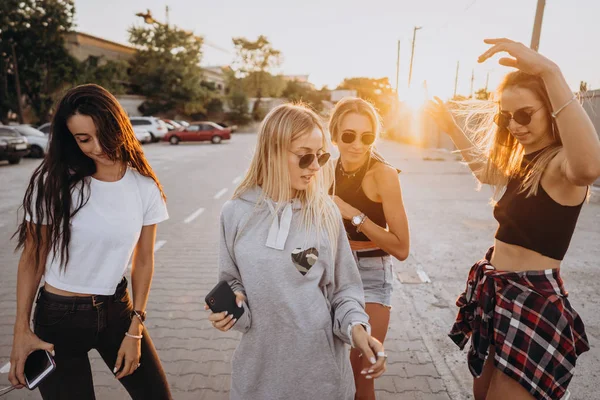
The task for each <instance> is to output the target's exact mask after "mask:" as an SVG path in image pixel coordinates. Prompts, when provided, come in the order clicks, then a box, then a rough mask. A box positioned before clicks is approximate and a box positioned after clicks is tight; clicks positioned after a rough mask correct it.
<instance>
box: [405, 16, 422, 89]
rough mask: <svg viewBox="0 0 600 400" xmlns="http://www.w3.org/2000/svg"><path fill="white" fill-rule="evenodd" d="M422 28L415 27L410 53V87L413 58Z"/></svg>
mask: <svg viewBox="0 0 600 400" xmlns="http://www.w3.org/2000/svg"><path fill="white" fill-rule="evenodd" d="M421 28H422V27H421V26H415V27H414V29H413V40H412V50H411V53H410V69H409V71H408V87H410V81H411V80H412V70H413V60H414V58H415V40H416V39H417V31H418V30H419V29H421Z"/></svg>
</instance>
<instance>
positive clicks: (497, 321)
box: [449, 248, 590, 400]
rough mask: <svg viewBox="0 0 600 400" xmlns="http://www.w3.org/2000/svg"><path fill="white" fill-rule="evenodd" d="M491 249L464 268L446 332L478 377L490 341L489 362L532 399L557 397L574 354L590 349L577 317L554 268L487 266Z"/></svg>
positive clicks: (568, 376)
mask: <svg viewBox="0 0 600 400" xmlns="http://www.w3.org/2000/svg"><path fill="white" fill-rule="evenodd" d="M492 252H493V248H491V249H490V250H489V251H488V253H487V255H486V257H485V258H484V259H483V260H481V261H478V262H477V263H476V264H475V265H473V267H472V268H471V271H470V272H469V278H468V281H467V288H466V290H465V292H464V293H462V294H461V295H460V297H459V298H458V300H457V301H456V305H457V306H458V307H459V311H458V315H457V317H456V322H455V323H454V326H453V327H452V330H451V331H450V333H449V336H450V338H451V339H452V340H453V341H454V342H455V343H456V344H457V345H458V346H459V347H460V348H461V349H463V348H464V346H465V345H466V344H467V342H468V341H469V338H471V347H470V349H469V354H468V364H469V369H470V370H471V374H472V375H473V376H475V377H479V376H480V375H481V373H482V372H483V365H484V363H485V359H486V357H487V355H488V349H489V346H490V345H493V346H495V351H496V354H494V365H495V367H496V368H498V369H499V370H501V371H502V372H504V373H505V374H506V375H508V376H510V377H511V378H513V379H515V380H516V381H517V382H519V383H520V384H521V385H522V386H523V387H524V388H525V389H527V390H528V391H529V393H531V395H533V396H534V397H535V398H536V399H540V400H541V399H543V400H551V399H552V400H553V399H560V398H561V397H562V396H563V395H564V394H565V391H566V390H567V386H568V385H569V382H570V381H571V378H572V377H573V370H574V368H575V362H576V361H577V357H578V356H579V355H580V354H582V353H584V352H586V351H588V350H589V349H590V347H589V343H588V339H587V336H586V334H585V328H584V326H583V322H582V321H581V318H579V315H578V314H577V312H575V310H573V308H572V307H571V304H570V303H569V301H568V300H567V292H566V291H565V289H564V287H563V282H562V279H561V278H560V274H559V270H558V269H553V270H545V271H524V272H506V271H496V269H495V268H494V267H493V266H492V265H491V264H490V261H489V260H490V259H491V255H492Z"/></svg>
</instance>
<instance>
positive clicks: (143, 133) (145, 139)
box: [133, 126, 152, 144]
mask: <svg viewBox="0 0 600 400" xmlns="http://www.w3.org/2000/svg"><path fill="white" fill-rule="evenodd" d="M133 133H135V137H136V138H137V140H139V142H140V143H142V144H146V143H150V142H151V141H152V135H151V134H150V132H148V129H145V128H142V127H140V126H134V127H133Z"/></svg>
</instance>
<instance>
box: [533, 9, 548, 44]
mask: <svg viewBox="0 0 600 400" xmlns="http://www.w3.org/2000/svg"><path fill="white" fill-rule="evenodd" d="M545 7H546V0H538V2H537V10H536V11H535V21H534V23H533V35H532V36H531V48H532V49H533V50H535V51H538V49H539V48H540V35H541V34H542V20H543V18H544V8H545Z"/></svg>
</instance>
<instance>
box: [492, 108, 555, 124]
mask: <svg viewBox="0 0 600 400" xmlns="http://www.w3.org/2000/svg"><path fill="white" fill-rule="evenodd" d="M542 108H544V107H543V106H542V107H540V108H538V109H537V110H535V111H533V112H527V109H526V108H521V109H520V110H517V111H515V112H514V113H513V114H512V115H511V113H509V112H508V111H500V112H499V113H498V114H496V116H495V117H494V122H495V123H496V125H498V127H500V128H502V129H508V126H509V125H510V121H511V120H513V119H514V120H515V122H516V123H517V124H519V125H522V126H527V125H529V124H530V123H531V117H532V116H533V114H535V113H536V112H538V111H540V110H541V109H542Z"/></svg>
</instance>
